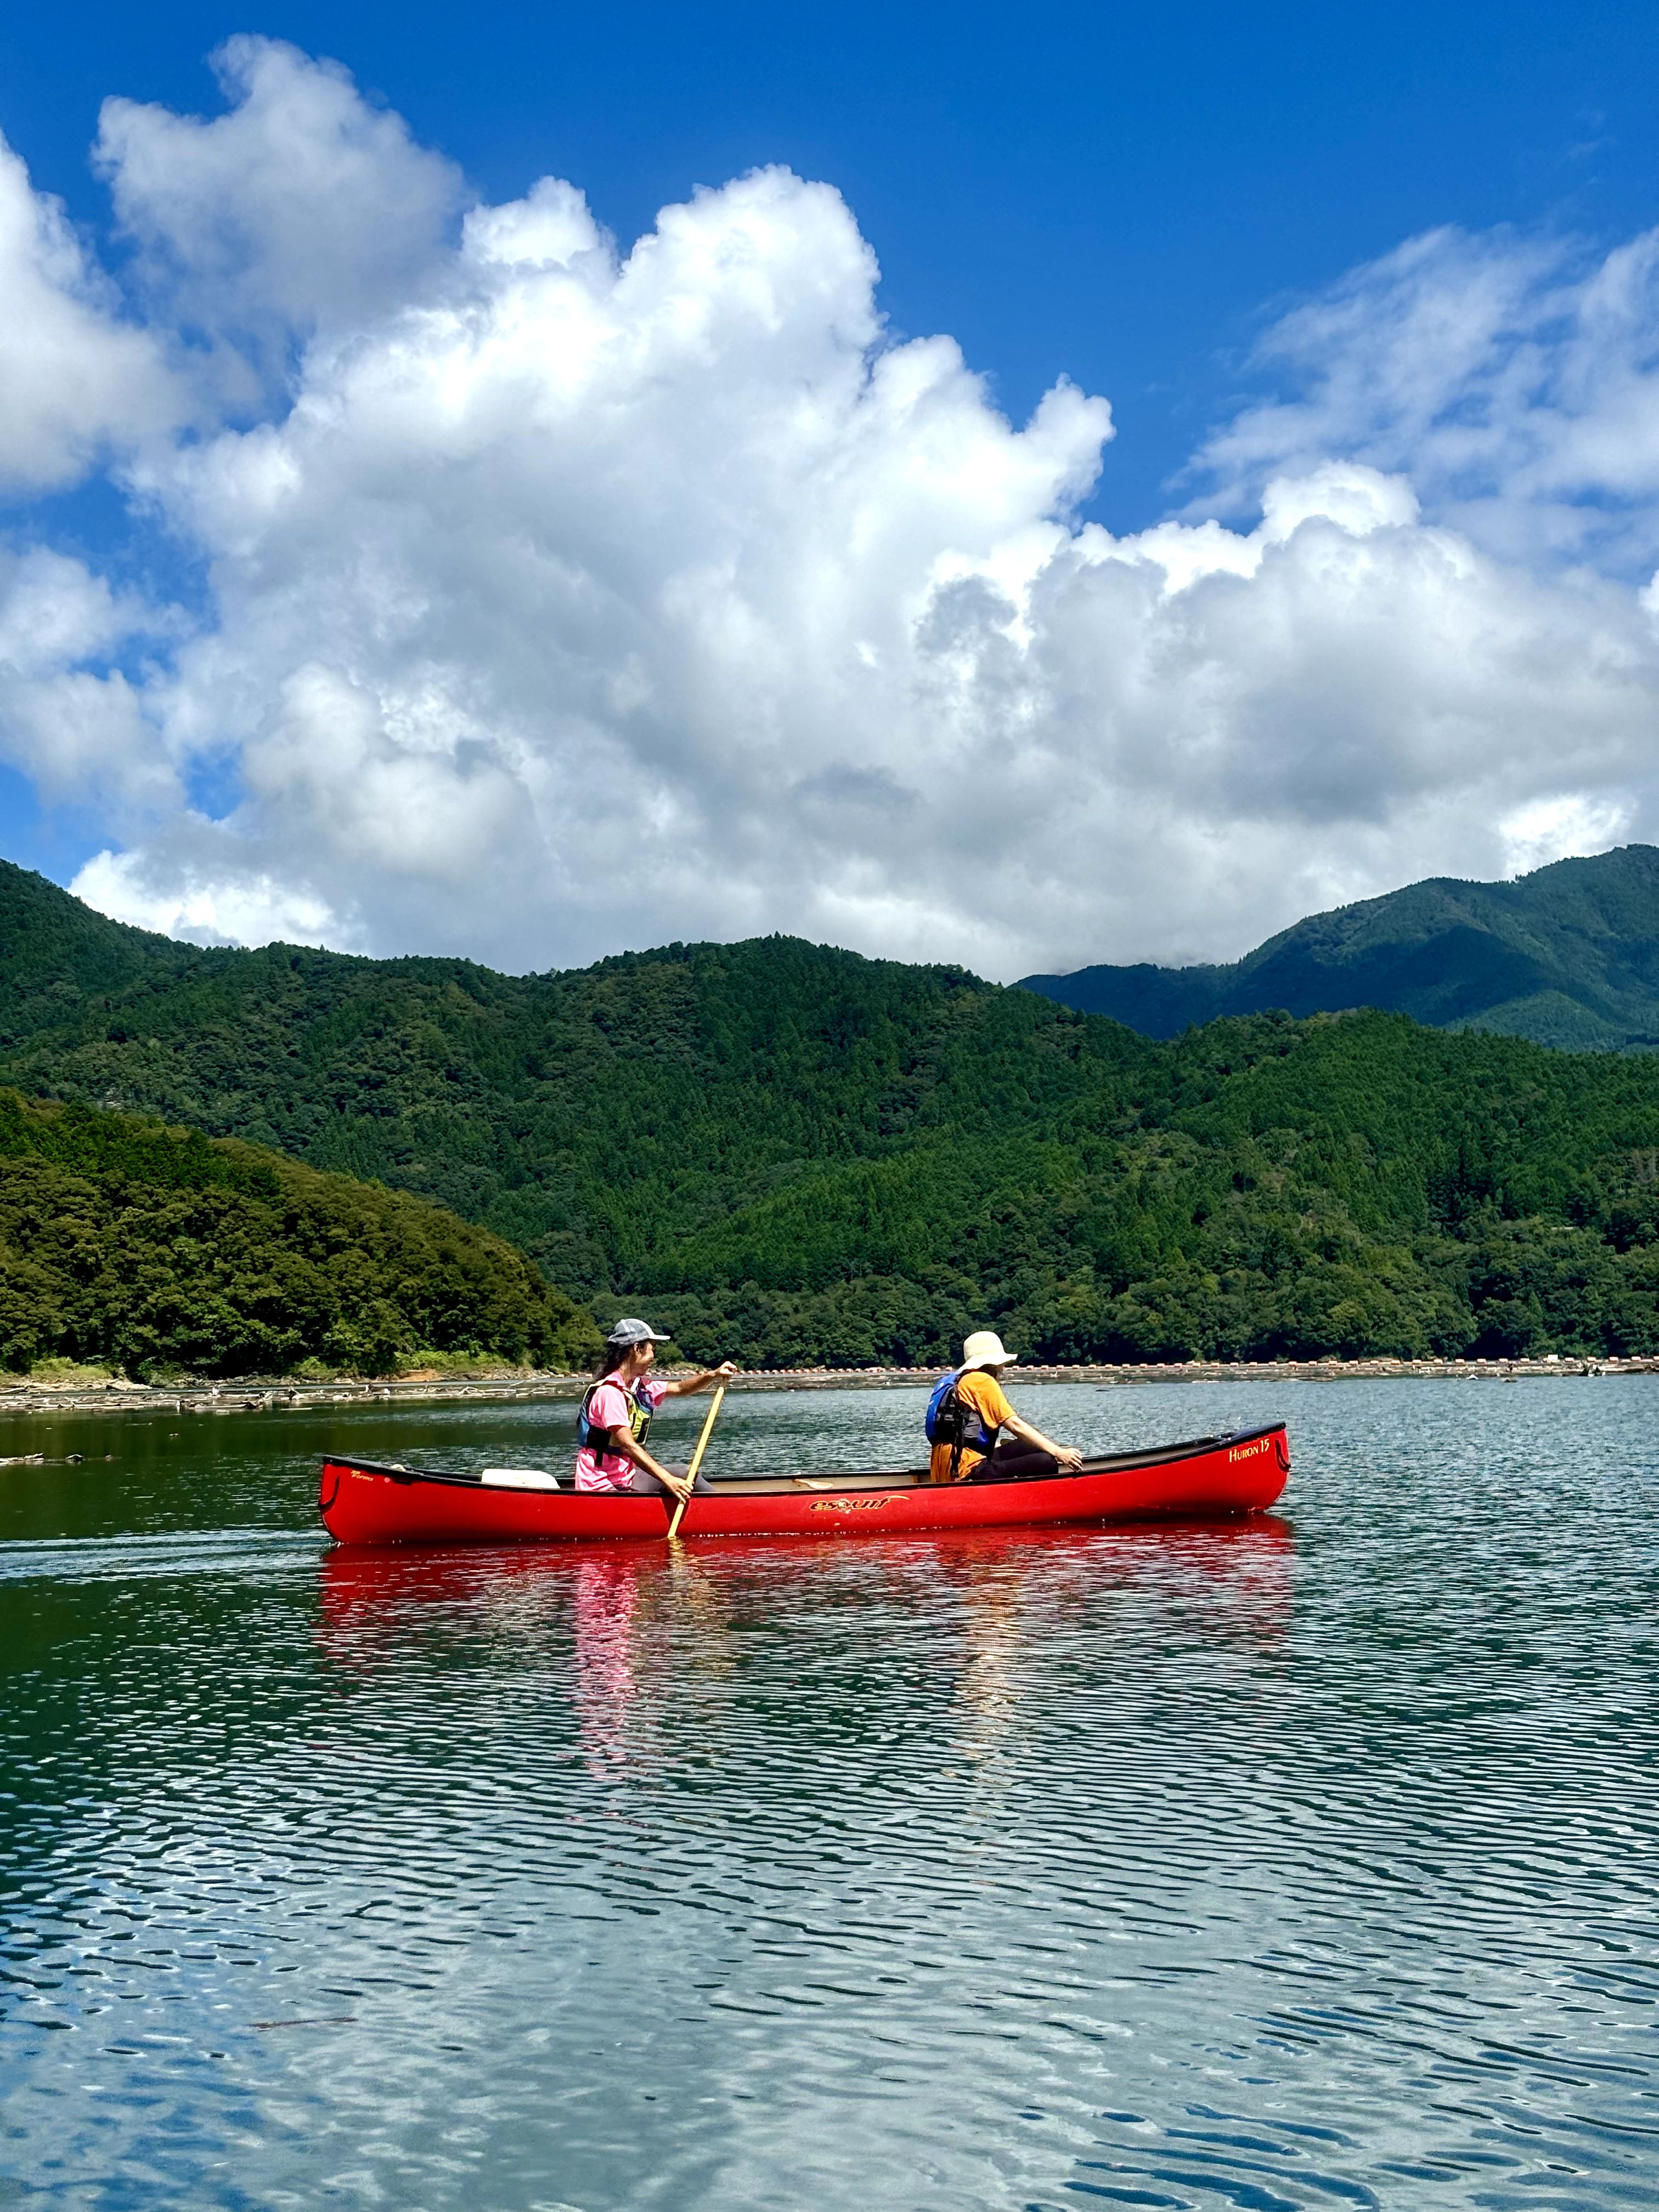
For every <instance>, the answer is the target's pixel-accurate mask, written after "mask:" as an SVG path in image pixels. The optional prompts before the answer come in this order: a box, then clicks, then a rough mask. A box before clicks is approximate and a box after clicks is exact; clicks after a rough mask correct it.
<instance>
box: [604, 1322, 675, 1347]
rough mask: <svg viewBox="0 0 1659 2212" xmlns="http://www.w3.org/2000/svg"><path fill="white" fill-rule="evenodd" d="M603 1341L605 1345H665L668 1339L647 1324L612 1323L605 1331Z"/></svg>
mask: <svg viewBox="0 0 1659 2212" xmlns="http://www.w3.org/2000/svg"><path fill="white" fill-rule="evenodd" d="M667 1341H668V1339H667V1338H666V1337H665V1336H663V1335H661V1334H659V1332H658V1331H657V1330H656V1329H654V1328H652V1327H651V1325H650V1323H649V1322H643V1321H613V1322H611V1326H610V1328H608V1329H607V1330H606V1331H605V1342H606V1343H607V1344H666V1343H667Z"/></svg>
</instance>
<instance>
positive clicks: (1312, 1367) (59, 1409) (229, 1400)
mask: <svg viewBox="0 0 1659 2212" xmlns="http://www.w3.org/2000/svg"><path fill="white" fill-rule="evenodd" d="M944 1373H945V1369H944V1368H942V1367H790V1368H773V1369H765V1370H756V1371H754V1372H752V1373H749V1374H744V1375H739V1376H737V1378H736V1379H735V1380H734V1381H733V1383H732V1385H731V1388H732V1390H733V1391H734V1392H735V1391H746V1390H849V1389H854V1390H882V1389H900V1388H905V1387H908V1388H910V1389H921V1388H925V1387H927V1386H928V1385H930V1384H932V1383H935V1382H937V1381H938V1380H939V1376H941V1375H943V1374H944ZM1653 1374H1659V1357H1646V1358H1632V1359H1578V1358H1559V1357H1550V1358H1543V1359H1276V1360H1267V1361H1254V1362H1253V1361H1245V1360H1240V1361H1225V1360H1209V1359H1192V1360H1176V1361H1171V1362H1170V1363H1168V1364H1162V1365H1159V1364H1146V1365H1136V1366H1106V1365H1098V1366H1076V1367H1039V1366H1036V1365H1031V1366H1022V1367H1020V1368H1018V1370H1016V1371H1015V1374H1014V1376H1012V1380H1014V1381H1016V1382H1021V1383H1098V1384H1100V1385H1102V1386H1109V1385H1115V1384H1122V1385H1126V1386H1133V1385H1137V1384H1139V1385H1146V1384H1151V1383H1282V1382H1285V1381H1291V1382H1298V1383H1347V1382H1374V1381H1376V1380H1379V1379H1385V1378H1386V1379H1395V1378H1404V1377H1407V1376H1434V1377H1439V1378H1442V1379H1444V1380H1448V1381H1455V1382H1488V1383H1513V1382H1519V1381H1522V1380H1523V1379H1525V1378H1528V1377H1531V1376H1564V1375H1571V1376H1607V1375H1653ZM590 1379H591V1378H590V1377H589V1376H586V1375H562V1374H542V1373H526V1372H525V1371H524V1370H518V1369H509V1370H501V1371H499V1372H496V1373H494V1374H490V1373H479V1374H477V1375H468V1376H441V1377H439V1376H421V1375H413V1376H400V1377H396V1378H390V1379H381V1380H366V1381H352V1380H347V1379H336V1380H332V1381H328V1382H295V1381H292V1380H281V1379H277V1380H265V1379H262V1378H258V1377H253V1378H250V1379H248V1380H246V1381H244V1382H231V1383H167V1384H165V1385H163V1384H147V1383H131V1382H127V1381H125V1380H122V1379H112V1380H110V1381H108V1382H104V1383H94V1384H88V1383H85V1382H82V1381H76V1382H73V1383H38V1382H33V1381H31V1380H29V1379H27V1378H25V1377H19V1378H17V1379H16V1380H15V1381H12V1382H7V1381H4V1380H0V1415H3V1414H7V1413H14V1414H42V1413H132V1412H137V1411H142V1410H143V1409H146V1408H155V1409H158V1410H160V1409H165V1410H166V1411H167V1412H169V1413H205V1414H219V1413H262V1412H267V1411H271V1410H274V1409H276V1408H278V1407H305V1406H362V1405H372V1404H374V1403H376V1402H379V1403H383V1404H389V1405H414V1404H422V1403H435V1402H440V1401H443V1402H450V1403H453V1402H454V1401H459V1400H490V1401H495V1402H502V1401H513V1400H514V1399H525V1398H550V1399H558V1398H575V1397H578V1396H580V1394H581V1392H582V1391H583V1390H584V1389H586V1386H587V1383H588V1382H589V1381H590Z"/></svg>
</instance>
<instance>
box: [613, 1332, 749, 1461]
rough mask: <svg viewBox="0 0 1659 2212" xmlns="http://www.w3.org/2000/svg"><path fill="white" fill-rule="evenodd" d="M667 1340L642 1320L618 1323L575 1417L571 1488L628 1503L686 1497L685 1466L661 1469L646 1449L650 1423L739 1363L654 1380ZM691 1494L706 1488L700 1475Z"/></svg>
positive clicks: (727, 1374)
mask: <svg viewBox="0 0 1659 2212" xmlns="http://www.w3.org/2000/svg"><path fill="white" fill-rule="evenodd" d="M667 1341H668V1339H667V1338H666V1337H665V1336H660V1335H659V1334H658V1333H657V1331H656V1330H655V1329H653V1328H651V1327H650V1326H649V1325H648V1324H647V1322H642V1321H632V1320H628V1321H619V1322H617V1324H616V1325H615V1327H614V1328H612V1329H611V1334H610V1335H609V1336H608V1337H607V1338H606V1339H605V1351H604V1352H603V1353H602V1355H601V1357H600V1360H599V1380H598V1382H596V1383H592V1385H590V1387H589V1389H588V1390H587V1393H586V1396H585V1397H584V1398H583V1400H582V1402H581V1408H580V1412H579V1413H577V1416H576V1487H577V1489H578V1490H597V1491H602V1492H606V1493H608V1494H609V1495H611V1496H613V1497H615V1496H617V1495H620V1496H623V1497H626V1498H661V1497H663V1496H665V1495H666V1496H669V1497H673V1498H689V1497H690V1495H691V1492H692V1485H691V1484H690V1481H688V1480H687V1479H686V1474H685V1470H684V1468H677V1467H665V1466H663V1465H662V1463H661V1462H660V1461H659V1460H654V1459H653V1458H652V1456H651V1455H650V1453H649V1452H648V1451H647V1449H646V1448H645V1438H646V1432H647V1430H648V1429H649V1428H650V1426H651V1417H652V1415H653V1413H655V1412H656V1410H657V1408H658V1407H659V1405H661V1403H662V1401H663V1400H664V1399H665V1398H686V1397H690V1395H691V1393H692V1392H693V1391H694V1390H706V1389H708V1386H709V1384H710V1383H726V1382H729V1381H730V1380H731V1378H732V1376H734V1375H735V1374H736V1373H737V1371H738V1370H737V1364H736V1362H735V1361H734V1360H730V1359H728V1360H726V1361H725V1362H723V1363H722V1364H721V1365H720V1366H719V1367H708V1368H705V1369H704V1370H703V1371H702V1373H701V1374H700V1375H687V1376H681V1378H680V1379H679V1380H678V1382H674V1383H662V1382H659V1380H658V1379H657V1377H656V1376H653V1374H652V1372H651V1367H652V1363H653V1361H654V1360H655V1358H656V1357H657V1346H659V1344H666V1343H667ZM709 1487H710V1485H709V1481H708V1476H707V1475H704V1474H699V1475H698V1477H697V1480H696V1488H697V1489H698V1490H700V1491H706V1490H708V1488H709Z"/></svg>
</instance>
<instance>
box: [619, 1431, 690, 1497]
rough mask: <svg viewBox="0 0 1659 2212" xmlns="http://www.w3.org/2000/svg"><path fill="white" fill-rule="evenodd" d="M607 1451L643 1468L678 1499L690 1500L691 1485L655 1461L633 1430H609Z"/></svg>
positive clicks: (680, 1475) (682, 1477)
mask: <svg viewBox="0 0 1659 2212" xmlns="http://www.w3.org/2000/svg"><path fill="white" fill-rule="evenodd" d="M605 1449H606V1451H608V1452H614V1453H615V1454H616V1455H617V1457H618V1458H619V1459H626V1460H631V1461H632V1462H633V1463H634V1465H635V1467H642V1468H644V1469H645V1471H646V1473H647V1474H654V1475H655V1476H656V1478H657V1480H658V1481H659V1483H661V1485H662V1486H663V1488H664V1489H665V1490H670V1491H672V1492H673V1493H674V1495H675V1497H676V1498H690V1495H691V1485H690V1483H689V1482H688V1481H687V1480H686V1478H685V1477H684V1475H683V1474H673V1473H671V1471H670V1469H669V1468H665V1467H664V1466H663V1465H662V1464H661V1462H659V1461H658V1460H654V1459H653V1458H652V1456H651V1455H650V1453H649V1452H648V1451H647V1449H646V1448H645V1446H644V1445H643V1444H642V1443H639V1442H638V1441H637V1440H636V1439H635V1435H634V1432H633V1431H632V1430H631V1429H627V1428H619V1429H607V1430H606V1431H605Z"/></svg>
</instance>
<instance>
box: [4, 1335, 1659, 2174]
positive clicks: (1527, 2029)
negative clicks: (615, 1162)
mask: <svg viewBox="0 0 1659 2212" xmlns="http://www.w3.org/2000/svg"><path fill="white" fill-rule="evenodd" d="M1015 1398H1016V1403H1017V1404H1019V1405H1021V1406H1022V1407H1023V1408H1024V1410H1026V1411H1028V1412H1029V1413H1030V1414H1031V1415H1032V1417H1033V1418H1035V1419H1036V1420H1038V1421H1039V1422H1040V1423H1041V1424H1042V1426H1043V1427H1044V1428H1046V1429H1047V1430H1048V1431H1049V1432H1050V1433H1051V1434H1054V1435H1058V1436H1061V1437H1069V1438H1071V1439H1073V1440H1075V1441H1077V1442H1078V1443H1082V1444H1085V1445H1086V1446H1091V1447H1096V1448H1105V1447H1110V1446H1114V1445H1117V1444H1120V1443H1139V1442H1143V1441H1164V1440H1168V1439H1170V1438H1173V1437H1179V1436H1188V1435H1193V1434H1205V1433H1208V1432H1212V1431H1217V1430H1220V1429H1231V1428H1238V1427H1242V1426H1244V1425H1248V1424H1251V1423H1255V1422H1259V1421H1261V1420H1263V1419H1268V1418H1271V1417H1273V1416H1274V1415H1276V1414H1279V1413H1283V1414H1284V1415H1285V1417H1286V1418H1287V1419H1289V1421H1290V1423H1291V1448H1292V1455H1293V1460H1294V1463H1295V1473H1294V1474H1293V1475H1292V1477H1291V1486H1290V1489H1289V1491H1288V1492H1287V1493H1286V1496H1285V1502H1284V1507H1283V1510H1282V1516H1281V1517H1279V1518H1276V1519H1273V1520H1270V1521H1268V1522H1265V1523H1261V1522H1258V1523H1255V1524H1253V1525H1248V1524H1247V1525H1242V1526H1236V1527H1232V1528H1139V1529H1116V1530H1113V1529H1106V1530H1077V1531H1063V1532H1058V1533H1055V1534H1048V1535H1036V1534H1027V1535H1024V1536H1022V1535H1020V1534H1016V1533H1013V1532H1007V1533H993V1534H988V1535H985V1536H981V1537H978V1538H962V1537H957V1538H939V1539H918V1538H912V1539H908V1540H906V1539H879V1538H874V1539H866V1540H864V1541H857V1542H846V1543H841V1544H837V1543H835V1542H824V1543H813V1542H811V1541H796V1542H793V1543H792V1542H788V1541H765V1542H752V1543H728V1544H706V1545H703V1546H701V1547H699V1546H697V1545H696V1544H693V1545H691V1546H690V1547H687V1548H686V1549H685V1550H684V1552H683V1553H681V1554H679V1555H678V1556H677V1557H674V1558H671V1557H669V1556H668V1554H667V1552H666V1548H665V1547H655V1546H651V1547H643V1546H641V1547H632V1546H627V1547H624V1546H608V1547H584V1548H581V1549H580V1550H578V1549H574V1548H571V1549H564V1548H562V1547H553V1548H550V1549H548V1550H546V1551H544V1552H525V1551H520V1552H516V1553H501V1552H493V1553H409V1554H398V1553H386V1554H379V1555H374V1554H355V1555H354V1554H352V1553H344V1552H332V1553H331V1552H330V1551H329V1550H328V1549H327V1547H326V1544H325V1539H324V1538H323V1536H322V1533H321V1530H320V1528H319V1527H318V1525H317V1524H316V1521H315V1510H314V1500H315V1492H316V1464H317V1460H318V1457H319V1452H320V1451H321V1449H323V1448H324V1446H325V1444H328V1443H334V1444H337V1445H339V1446H341V1447H343V1448H344V1449H349V1450H352V1451H356V1452H359V1453H362V1454H365V1455H378V1456H383V1457H391V1458H398V1459H403V1460H406V1461H411V1462H417V1463H418V1462H428V1463H435V1464H453V1465H458V1466H471V1465H487V1464H492V1463H496V1462H505V1463H512V1464H532V1465H533V1464H536V1463H538V1462H551V1463H555V1464H558V1463H562V1462H563V1461H564V1460H565V1458H566V1456H567V1455H568V1449H569V1437H570V1430H571V1425H572V1409H571V1407H568V1406H547V1405H531V1406H524V1405H516V1406H513V1407H499V1408H490V1407H477V1406H468V1407H440V1408H432V1407H409V1408H398V1409H393V1410H388V1409H387V1408H386V1407H377V1408H362V1409H358V1408H350V1409H343V1408H328V1409H325V1410H322V1411H319V1412H315V1413H268V1414H245V1415H240V1416H238V1417H234V1418H229V1419H213V1418H211V1417H206V1416H191V1415H185V1416H183V1417H180V1416H179V1415H176V1414H174V1415H168V1414H167V1413H161V1414H158V1415H154V1416H151V1415H141V1416H131V1417H125V1416H120V1417H107V1418H101V1419H100V1418H96V1417H86V1418H66V1419H62V1420H58V1421H51V1422H44V1421H42V1422H33V1421H31V1422H23V1421H15V1420H14V1421H11V1422H8V1423H3V1424H0V1453H8V1454H9V1453H15V1452H22V1451H30V1450H44V1451H45V1452H46V1453H47V1455H49V1456H61V1455H64V1454H67V1453H68V1452H70V1451H79V1452H82V1453H85V1454H87V1455H88V1460H87V1463H86V1464H84V1465H82V1466H80V1467H64V1466H60V1467H50V1466H48V1467H44V1468H17V1467H13V1468H0V2203H35V2202H37V2201H42V2202H45V2203H54V2202H55V2203H62V2204H64V2205H75V2206H97V2207H107V2208H125V2207H129V2206H131V2207H144V2208H149V2207H151V2206H155V2207H157V2208H161V2207H163V2206H165V2207H169V2208H171V2207H175V2206H179V2205H189V2206H210V2207H219V2206H226V2207H244V2206H294V2207H301V2206H306V2207H308V2206H314V2205H316V2204H319V2203H338V2204H343V2205H351V2206H356V2205H362V2206H386V2207H391V2208H398V2212H405V2208H425V2207H452V2206H453V2207H465V2208H467V2212H520V2208H532V2207H536V2208H546V2212H556V2209H561V2208H579V2209H580V2212H613V2208H614V2212H635V2208H653V2207H660V2208H673V2212H679V2208H704V2207H707V2208H710V2212H714V2208H721V2209H722V2212H725V2208H740V2212H757V2209H758V2208H763V2207H764V2208H779V2212H797V2208H800V2207H811V2208H813V2212H842V2208H846V2212H872V2208H885V2207H901V2208H911V2207H914V2208H927V2212H969V2209H971V2208H978V2207H987V2208H1003V2207H1008V2208H1016V2209H1017V2212H1024V2208H1042V2212H1049V2208H1060V2207H1070V2208H1080V2207H1082V2206H1085V2205H1086V2204H1088V2203H1103V2204H1107V2205H1113V2204H1115V2205H1133V2206H1160V2207H1162V2206H1171V2207H1186V2206H1194V2207H1206V2208H1207V2207H1226V2206H1237V2207H1246V2208H1260V2212H1276V2208H1281V2207H1283V2208H1299V2207H1304V2206H1306V2207H1315V2206H1319V2207H1333V2206H1336V2207H1340V2206H1356V2205H1361V2206H1366V2205H1375V2206H1383V2207H1416V2206H1419V2205H1420V2206H1436V2207H1437V2206H1462V2205H1468V2206H1480V2207H1491V2208H1507V2207H1514V2208H1517V2212H1518V2209H1519V2208H1527V2209H1528V2212H1536V2208H1549V2207H1555V2206H1559V2207H1571V2208H1574V2212H1577V2208H1587V2207H1592V2206H1595V2207H1601V2206H1615V2205H1618V2206H1625V2205H1629V2206H1641V2207H1644V2208H1648V2207H1651V2206H1652V2205H1653V2204H1654V2203H1655V2202H1656V2200H1659V2032H1656V2031H1659V1845H1656V1814H1659V1760H1656V1734H1659V1730H1656V1711H1659V1628H1656V1620H1655V1601H1656V1588H1659V1577H1656V1566H1659V1378H1656V1379H1647V1378H1639V1377H1638V1378H1629V1379H1624V1380H1613V1379H1608V1380H1601V1381H1585V1380H1579V1379H1577V1378H1572V1379H1563V1380H1560V1381H1539V1382H1522V1383H1514V1384H1505V1383H1496V1382H1492V1383H1485V1382H1483V1383H1455V1382H1430V1381H1422V1382H1395V1383H1344V1384H1338V1385H1333V1386H1319V1385H1316V1384H1307V1383H1300V1384H1298V1383H1285V1384H1283V1385H1281V1386H1278V1387H1274V1388H1271V1389H1269V1388H1266V1387H1264V1386H1259V1385H1221V1386H1209V1387H1204V1386H1180V1387H1168V1388H1148V1389H1117V1390H1096V1389H1085V1388H1081V1387H1073V1386H1058V1385H1056V1386H1050V1387H1045V1388H1036V1387H1031V1388H1028V1389H1025V1390H1023V1391H1022V1390H1018V1389H1017V1390H1016V1392H1015ZM921 1406H922V1395H921V1394H920V1393H914V1392H884V1393H866V1392H845V1393H835V1394H817V1393H814V1394H810V1395H784V1394H777V1395H766V1396H742V1397H738V1398H733V1399H730V1400H728V1401H727V1403H726V1409H725V1412H724V1413H723V1414H722V1416H721V1424H720V1431H717V1443H716V1446H715V1448H714V1452H715V1456H714V1458H713V1459H712V1460H711V1465H712V1466H714V1467H715V1468H716V1469H718V1468H719V1467H720V1466H725V1467H726V1468H736V1467H738V1466H739V1465H743V1466H749V1467H763V1466H767V1465H776V1464H791V1465H807V1464H813V1465H820V1466H837V1465H839V1466H843V1467H844V1466H848V1465H867V1466H879V1465H882V1464H890V1463H892V1462H894V1461H896V1460H914V1458H915V1456H916V1452H915V1435H916V1431H917V1428H918V1425H919V1422H920V1418H921ZM701 1413H702V1405H701V1403H700V1402H699V1401H690V1404H689V1405H688V1406H687V1407H685V1408H684V1410H677V1409H674V1408H671V1409H670V1410H669V1412H668V1413H667V1414H665V1417H664V1418H663V1419H662V1421H661V1422H660V1424H659V1430H658V1432H657V1437H656V1439H654V1440H655V1441H657V1442H658V1443H659V1448H661V1449H666V1450H668V1451H669V1452H670V1453H672V1452H674V1451H676V1450H678V1451H679V1452H680V1453H681V1454H684V1452H685V1451H687V1450H689V1445H690V1438H691V1437H692V1436H693V1435H694V1434H695V1431H696V1424H697V1422H698V1420H699V1419H700V1418H701ZM106 1453H109V1454H111V1455H112V1458H111V1459H110V1460H109V1462H107V1463H106V1462H105V1461H104V1459H103V1455H104V1454H106Z"/></svg>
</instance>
